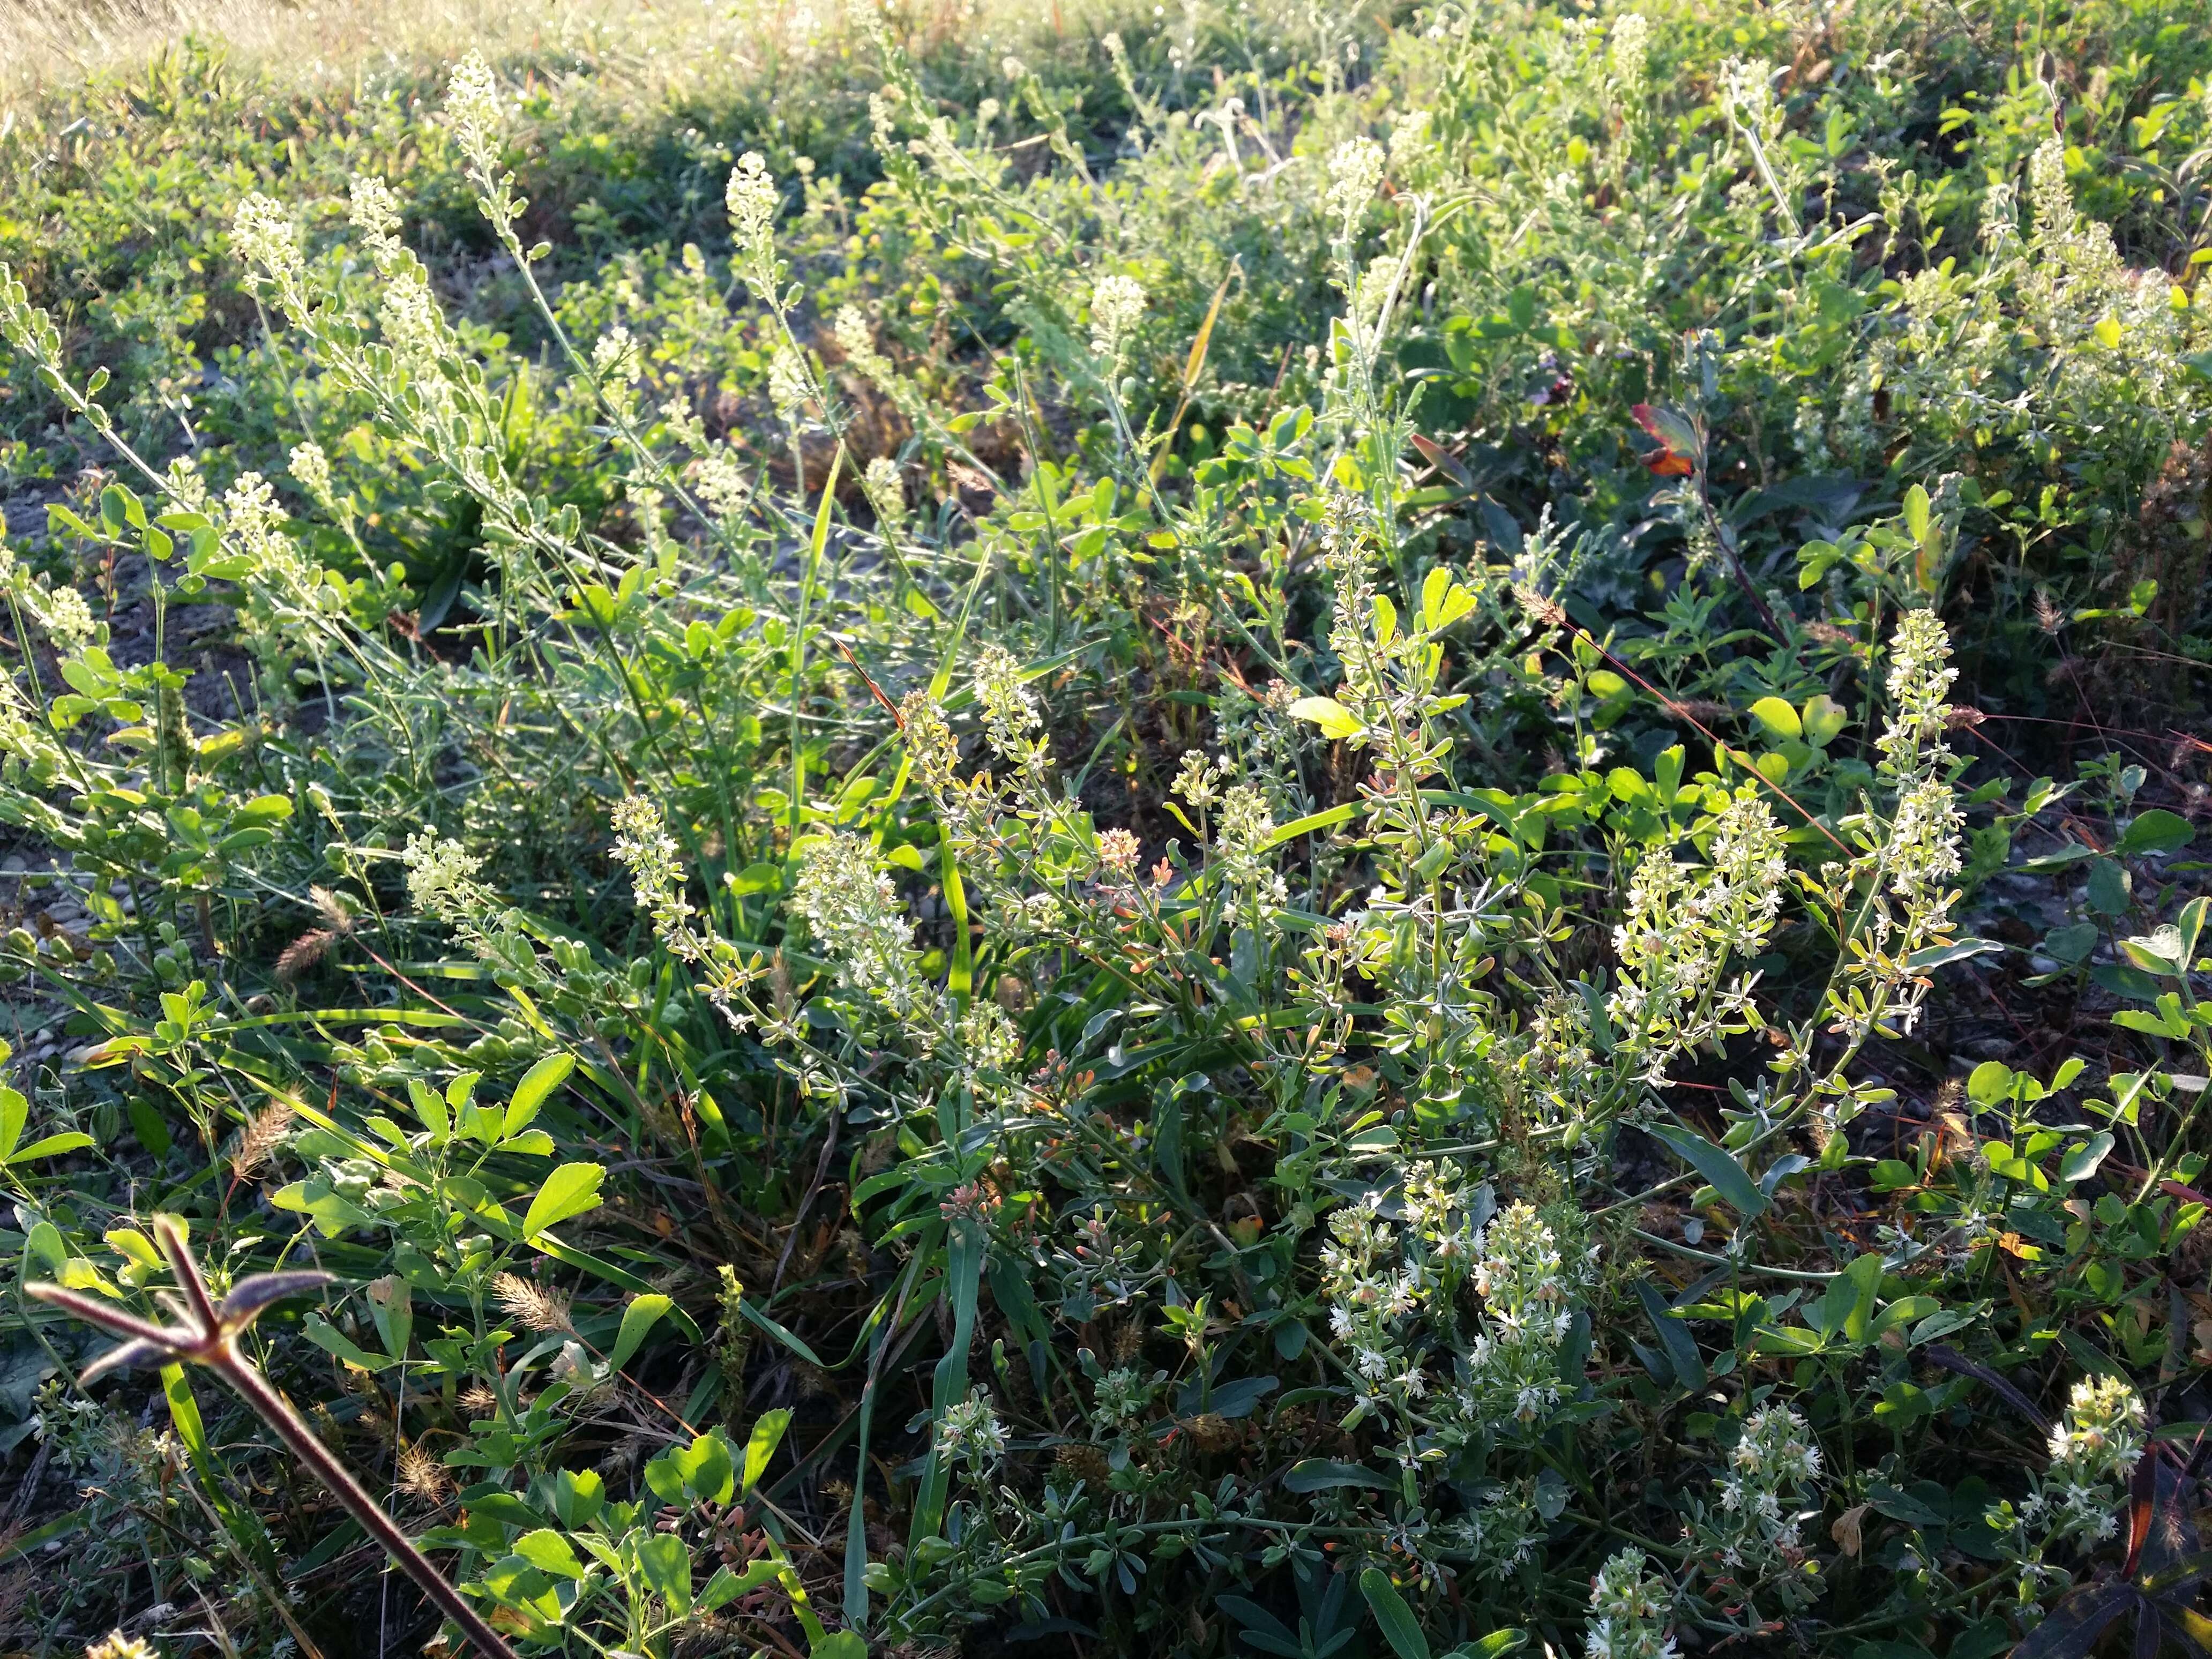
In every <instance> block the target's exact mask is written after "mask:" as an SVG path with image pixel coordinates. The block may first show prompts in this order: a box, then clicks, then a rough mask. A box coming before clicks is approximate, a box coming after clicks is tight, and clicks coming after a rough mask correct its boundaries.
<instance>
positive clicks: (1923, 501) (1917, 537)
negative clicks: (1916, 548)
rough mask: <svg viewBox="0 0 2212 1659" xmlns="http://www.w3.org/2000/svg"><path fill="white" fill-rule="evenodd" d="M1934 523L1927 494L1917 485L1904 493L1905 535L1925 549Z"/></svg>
mask: <svg viewBox="0 0 2212 1659" xmlns="http://www.w3.org/2000/svg"><path fill="white" fill-rule="evenodd" d="M1934 523H1935V516H1934V514H1933V513H1932V512H1931V511H1930V503H1929V500H1928V492H1927V491H1926V490H1924V489H1922V488H1921V487H1920V486H1919V485H1918V484H1915V485H1913V486H1912V488H1911V489H1908V490H1906V491H1905V533H1906V534H1908V535H1909V536H1911V538H1912V539H1913V540H1914V541H1916V542H1918V543H1919V544H1921V545H1922V546H1923V547H1925V546H1927V545H1928V532H1929V529H1930V528H1931V527H1932V526H1933V525H1934Z"/></svg>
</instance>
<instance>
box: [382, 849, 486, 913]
mask: <svg viewBox="0 0 2212 1659" xmlns="http://www.w3.org/2000/svg"><path fill="white" fill-rule="evenodd" d="M400 856H401V857H402V859H403V860H404V861H405V863H406V866H407V896H408V897H409V898H410V899H411V900H412V901H413V902H414V904H415V908H416V909H417V910H420V911H421V912H422V914H423V915H426V916H434V917H435V918H436V919H437V920H438V921H442V922H444V923H446V924H447V926H449V927H459V926H462V925H464V924H467V923H471V922H474V921H477V920H479V919H480V918H482V917H483V915H484V914H485V913H486V912H487V911H489V909H490V908H491V906H492V896H491V890H490V889H489V888H488V887H486V886H485V885H484V884H483V882H482V881H480V880H478V879H477V872H479V871H481V870H482V869H483V860H482V859H480V858H478V857H477V855H476V854H473V853H471V852H470V851H469V849H468V848H465V847H464V846H462V845H461V843H460V842H458V841H448V840H447V839H445V838H443V837H441V836H440V835H439V834H438V832H437V831H436V830H435V829H424V830H422V831H421V832H420V833H419V834H416V835H412V836H408V838H407V847H406V850H405V851H404V853H403V854H401V855H400Z"/></svg>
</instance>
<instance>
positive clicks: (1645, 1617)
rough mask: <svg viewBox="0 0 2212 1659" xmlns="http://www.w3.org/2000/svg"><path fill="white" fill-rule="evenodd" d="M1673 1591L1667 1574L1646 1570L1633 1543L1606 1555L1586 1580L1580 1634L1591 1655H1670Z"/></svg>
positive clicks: (1663, 1658) (1609, 1658)
mask: <svg viewBox="0 0 2212 1659" xmlns="http://www.w3.org/2000/svg"><path fill="white" fill-rule="evenodd" d="M1673 1611H1674V1595H1673V1593H1672V1591H1671V1589H1669V1587H1668V1583H1667V1582H1666V1580H1664V1579H1663V1578H1660V1577H1656V1576H1655V1575H1653V1574H1651V1573H1648V1572H1646V1571H1644V1552H1643V1551H1642V1550H1639V1549H1638V1548H1636V1547H1634V1546H1633V1545H1631V1546H1630V1547H1628V1548H1626V1549H1624V1550H1620V1551H1619V1552H1617V1553H1614V1554H1613V1555H1612V1556H1609V1557H1608V1558H1607V1560H1606V1564H1605V1565H1603V1566H1601V1567H1600V1568H1599V1569H1598V1570H1597V1577H1595V1578H1593V1579H1592V1580H1591V1581H1590V1622H1589V1631H1588V1632H1587V1633H1586V1634H1585V1635H1584V1636H1583V1652H1584V1653H1585V1654H1587V1655H1588V1656H1589V1659H1674V1638H1673V1637H1671V1636H1669V1635H1668V1633H1667V1624H1668V1617H1669V1615H1670V1614H1671V1613H1673Z"/></svg>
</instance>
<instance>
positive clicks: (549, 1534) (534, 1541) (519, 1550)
mask: <svg viewBox="0 0 2212 1659" xmlns="http://www.w3.org/2000/svg"><path fill="white" fill-rule="evenodd" d="M514 1553H516V1554H517V1555H519V1556H520V1557H521V1558H522V1559H524V1560H526V1561H527V1562H529V1563H530V1565H532V1566H533V1567H535V1568H537V1569H538V1571H540V1572H550V1573H552V1574H554V1575H555V1576H556V1577H562V1578H581V1577H583V1576H584V1564H583V1563H582V1562H581V1561H579V1560H578V1559H576V1551H575V1548H574V1546H573V1545H571V1544H570V1543H569V1542H568V1540H567V1539H565V1538H563V1537H562V1535H561V1534H559V1533H557V1532H556V1531H554V1530H553V1529H552V1528H550V1527H540V1528H538V1530H537V1531H535V1532H526V1533H525V1534H522V1536H521V1537H520V1538H518V1539H516V1540H515V1541H514Z"/></svg>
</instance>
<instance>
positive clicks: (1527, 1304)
mask: <svg viewBox="0 0 2212 1659" xmlns="http://www.w3.org/2000/svg"><path fill="white" fill-rule="evenodd" d="M1474 1287H1475V1289H1476V1291H1478V1292H1479V1293H1480V1295H1481V1297H1482V1329H1481V1330H1480V1332H1479V1333H1478V1334H1476V1336H1475V1338H1474V1341H1473V1342H1472V1343H1471V1344H1470V1345H1469V1346H1468V1381H1467V1388H1466V1391H1465V1394H1466V1399H1467V1401H1468V1403H1469V1404H1472V1405H1474V1406H1475V1407H1477V1408H1478V1409H1479V1410H1480V1414H1481V1418H1482V1419H1483V1420H1485V1421H1491V1422H1494V1421H1497V1420H1498V1419H1503V1418H1510V1419H1512V1420H1514V1421H1515V1422H1516V1423H1519V1424H1522V1425H1524V1426H1534V1425H1540V1424H1541V1422H1542V1421H1543V1419H1545V1418H1546V1417H1547V1415H1549V1413H1551V1410H1552V1408H1553V1407H1554V1406H1556V1405H1557V1404H1558V1403H1559V1388H1560V1380H1559V1348H1560V1345H1561V1344H1562V1343H1564V1342H1565V1340H1566V1336H1567V1332H1568V1330H1569V1328H1571V1326H1572V1325H1573V1323H1574V1312H1573V1310H1572V1309H1571V1306H1570V1305H1569V1300H1570V1296H1571V1291H1572V1289H1573V1286H1572V1284H1571V1280H1570V1278H1569V1274H1568V1271H1567V1264H1566V1261H1565V1257H1564V1255H1562V1253H1561V1251H1560V1249H1559V1235H1558V1234H1557V1233H1555V1232H1553V1231H1552V1228H1551V1225H1550V1224H1549V1223H1547V1221H1545V1219H1544V1218H1543V1217H1542V1216H1541V1215H1540V1214H1538V1213H1537V1212H1536V1209H1535V1207H1534V1206H1533V1205H1529V1204H1526V1203H1520V1204H1511V1205H1509V1206H1506V1207H1505V1208H1504V1210H1502V1211H1500V1212H1498V1215H1497V1216H1496V1217H1494V1218H1492V1220H1491V1222H1490V1224H1489V1225H1487V1226H1486V1227H1485V1228H1484V1229H1483V1230H1482V1235H1481V1237H1480V1239H1479V1240H1478V1241H1477V1243H1476V1245H1475V1264H1474Z"/></svg>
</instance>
